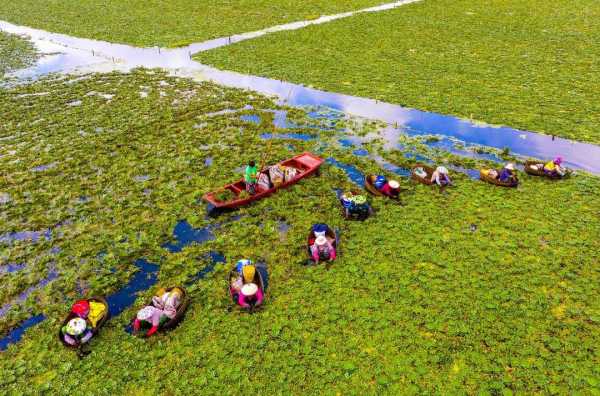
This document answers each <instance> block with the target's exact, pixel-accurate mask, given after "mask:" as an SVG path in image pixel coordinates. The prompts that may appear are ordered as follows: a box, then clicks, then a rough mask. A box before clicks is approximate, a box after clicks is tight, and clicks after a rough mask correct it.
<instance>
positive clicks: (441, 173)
mask: <svg viewBox="0 0 600 396" xmlns="http://www.w3.org/2000/svg"><path fill="white" fill-rule="evenodd" d="M431 183H435V184H437V185H438V186H440V187H442V188H444V187H447V186H451V185H452V180H450V176H449V175H448V169H446V167H445V166H438V167H437V168H436V170H435V171H434V172H433V174H432V175H431Z"/></svg>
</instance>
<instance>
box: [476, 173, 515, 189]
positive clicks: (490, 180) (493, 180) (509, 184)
mask: <svg viewBox="0 0 600 396" xmlns="http://www.w3.org/2000/svg"><path fill="white" fill-rule="evenodd" d="M487 171H489V169H481V170H480V171H479V178H480V179H481V180H482V181H484V182H488V183H490V184H495V185H496V186H501V187H517V186H518V185H519V179H517V178H516V176H515V179H514V181H511V182H502V181H500V180H498V179H496V178H495V177H491V176H490V175H489V174H488V173H487Z"/></svg>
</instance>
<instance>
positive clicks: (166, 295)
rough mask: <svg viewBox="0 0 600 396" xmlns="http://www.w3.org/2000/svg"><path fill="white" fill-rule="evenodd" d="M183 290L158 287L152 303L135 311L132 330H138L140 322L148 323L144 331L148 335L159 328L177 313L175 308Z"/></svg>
mask: <svg viewBox="0 0 600 396" xmlns="http://www.w3.org/2000/svg"><path fill="white" fill-rule="evenodd" d="M182 296H183V292H182V290H181V289H179V288H177V287H175V288H173V289H172V290H171V291H169V292H167V291H166V290H165V289H160V290H159V291H158V293H156V296H154V297H152V305H148V306H145V307H144V308H142V309H140V310H139V311H138V313H137V316H136V318H135V320H134V321H133V329H134V331H136V332H137V331H139V330H140V328H141V326H142V324H144V323H147V324H149V325H150V326H151V327H150V330H148V332H147V333H146V336H147V337H150V336H151V335H153V334H154V333H156V331H157V330H158V329H159V328H160V326H161V325H162V324H164V323H166V322H168V321H169V320H171V319H173V318H174V317H175V315H177V308H178V307H179V304H181V298H182Z"/></svg>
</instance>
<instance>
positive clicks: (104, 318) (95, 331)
mask: <svg viewBox="0 0 600 396" xmlns="http://www.w3.org/2000/svg"><path fill="white" fill-rule="evenodd" d="M87 300H88V302H91V301H95V302H98V303H100V304H103V305H104V308H105V310H104V316H102V318H100V319H99V320H98V322H96V327H93V328H92V334H93V335H92V338H91V339H90V341H91V340H92V339H93V338H94V337H95V336H96V334H98V332H99V331H100V329H101V328H102V326H104V324H105V323H106V321H107V320H108V318H109V316H110V313H109V308H108V303H107V302H106V299H104V297H98V296H94V297H91V298H88V299H87ZM77 317H78V316H77V314H76V313H74V312H73V311H70V312H69V314H68V315H67V317H66V318H65V320H63V323H62V325H61V326H60V328H59V329H58V338H59V340H60V342H62V344H63V345H64V346H66V347H67V348H72V349H79V348H80V347H81V346H82V345H83V344H75V345H71V344H69V343H68V342H67V341H65V337H64V334H63V332H62V328H63V327H64V326H66V325H67V323H69V321H70V320H71V319H73V318H77ZM86 321H87V320H86ZM88 323H89V322H88ZM88 342H89V341H88Z"/></svg>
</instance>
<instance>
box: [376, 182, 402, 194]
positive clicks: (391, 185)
mask: <svg viewBox="0 0 600 396" xmlns="http://www.w3.org/2000/svg"><path fill="white" fill-rule="evenodd" d="M399 189H400V183H398V181H397V180H389V181H387V182H386V183H385V184H384V185H383V187H381V190H380V191H381V192H382V193H383V194H385V195H387V196H388V197H397V196H398V194H399V193H400V190H399Z"/></svg>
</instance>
